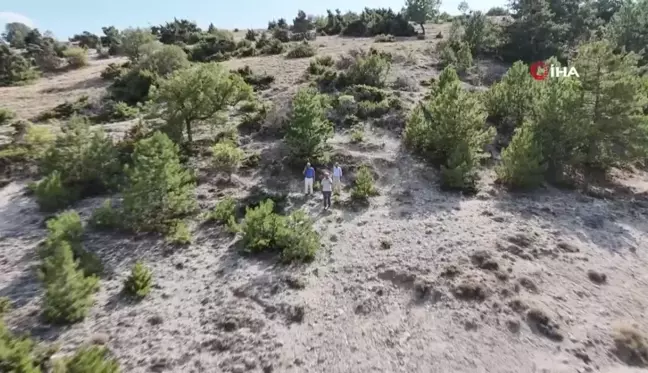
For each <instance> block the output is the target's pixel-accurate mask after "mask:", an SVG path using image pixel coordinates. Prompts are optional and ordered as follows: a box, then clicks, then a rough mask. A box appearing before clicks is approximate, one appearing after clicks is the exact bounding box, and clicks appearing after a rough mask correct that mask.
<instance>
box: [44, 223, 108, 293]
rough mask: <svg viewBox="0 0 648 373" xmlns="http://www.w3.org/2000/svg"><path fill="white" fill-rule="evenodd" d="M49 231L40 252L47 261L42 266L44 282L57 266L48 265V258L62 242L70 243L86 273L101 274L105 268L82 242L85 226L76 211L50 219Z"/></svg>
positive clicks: (75, 257)
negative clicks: (50, 266)
mask: <svg viewBox="0 0 648 373" xmlns="http://www.w3.org/2000/svg"><path fill="white" fill-rule="evenodd" d="M47 232H48V233H47V239H46V241H45V244H44V247H43V249H42V250H41V251H40V253H39V254H40V256H41V258H42V259H43V260H44V261H45V264H44V265H43V267H42V268H41V278H42V280H43V281H44V282H46V283H47V282H48V281H47V278H48V276H50V274H51V270H56V268H49V267H48V264H47V260H48V259H49V258H50V257H52V256H53V253H54V251H55V248H56V247H57V245H58V244H59V243H60V242H65V243H67V244H69V245H70V248H71V249H72V255H73V257H74V260H75V261H78V263H79V269H81V270H83V273H84V274H85V275H97V276H98V275H101V273H102V272H103V269H104V268H103V264H102V263H101V259H100V258H99V257H98V256H97V255H96V254H94V253H91V252H89V251H87V250H85V249H84V248H83V244H82V242H81V239H82V236H83V226H82V225H81V218H80V217H79V214H78V213H77V212H76V211H65V212H62V213H60V214H58V215H57V216H56V217H54V218H52V219H50V220H48V221H47Z"/></svg>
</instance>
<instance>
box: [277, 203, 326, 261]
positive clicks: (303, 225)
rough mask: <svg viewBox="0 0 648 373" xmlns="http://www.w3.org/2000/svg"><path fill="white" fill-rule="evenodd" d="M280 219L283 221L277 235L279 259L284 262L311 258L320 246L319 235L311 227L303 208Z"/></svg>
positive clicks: (311, 222)
mask: <svg viewBox="0 0 648 373" xmlns="http://www.w3.org/2000/svg"><path fill="white" fill-rule="evenodd" d="M282 218H283V217H282ZM282 220H284V221H285V223H284V224H283V226H282V227H281V229H280V230H279V231H278V237H277V244H278V246H279V247H280V248H281V259H282V260H283V261H284V262H293V261H301V262H308V261H311V260H313V259H314V258H315V255H316V253H317V250H318V249H319V247H320V236H319V234H317V232H316V231H315V230H314V229H313V221H312V220H311V218H310V217H309V216H308V215H307V214H306V212H304V211H303V210H297V211H295V212H293V213H292V214H290V215H289V216H288V217H287V218H283V219H282Z"/></svg>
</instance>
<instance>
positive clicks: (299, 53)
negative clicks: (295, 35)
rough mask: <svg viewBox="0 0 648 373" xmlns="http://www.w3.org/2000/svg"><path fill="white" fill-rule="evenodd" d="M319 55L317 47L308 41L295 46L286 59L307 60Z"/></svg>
mask: <svg viewBox="0 0 648 373" xmlns="http://www.w3.org/2000/svg"><path fill="white" fill-rule="evenodd" d="M315 54H317V50H316V49H315V47H313V46H312V45H310V44H309V43H308V42H307V41H304V42H302V43H299V44H296V45H294V46H293V47H292V48H291V49H290V50H289V51H288V53H287V54H286V58H307V57H313V56H314V55H315Z"/></svg>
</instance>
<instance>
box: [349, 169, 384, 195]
mask: <svg viewBox="0 0 648 373" xmlns="http://www.w3.org/2000/svg"><path fill="white" fill-rule="evenodd" d="M377 194H378V190H376V187H375V186H374V178H373V174H372V173H371V170H370V169H369V167H367V166H361V167H360V168H359V169H358V174H357V176H356V179H355V185H354V186H353V189H352V190H351V198H353V199H356V200H364V201H366V200H367V199H368V198H369V197H373V196H375V195H377Z"/></svg>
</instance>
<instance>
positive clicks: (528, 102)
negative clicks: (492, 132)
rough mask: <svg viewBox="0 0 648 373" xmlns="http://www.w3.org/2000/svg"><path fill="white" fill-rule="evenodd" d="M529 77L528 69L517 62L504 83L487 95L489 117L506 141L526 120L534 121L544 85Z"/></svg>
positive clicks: (505, 77)
mask: <svg viewBox="0 0 648 373" xmlns="http://www.w3.org/2000/svg"><path fill="white" fill-rule="evenodd" d="M543 83H548V82H536V81H535V80H533V78H532V77H531V75H530V74H529V66H527V65H525V64H524V63H522V62H520V61H518V62H516V63H514V64H513V66H512V67H511V68H510V69H509V70H508V71H507V72H506V75H504V77H503V78H502V80H501V81H500V82H498V83H496V84H495V85H493V86H492V87H491V88H490V90H489V92H488V95H486V107H487V109H488V114H489V117H490V119H491V120H492V121H494V122H496V123H497V132H498V134H499V135H500V136H503V137H504V138H505V139H506V140H508V139H510V137H511V136H512V135H513V131H514V130H515V129H516V128H518V127H520V126H521V125H522V123H523V122H524V121H525V119H528V118H532V117H533V111H534V108H535V105H536V104H537V100H538V99H539V97H540V95H541V85H540V84H543Z"/></svg>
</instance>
